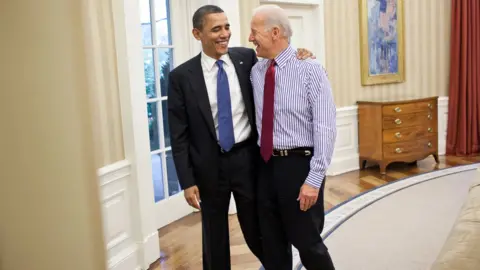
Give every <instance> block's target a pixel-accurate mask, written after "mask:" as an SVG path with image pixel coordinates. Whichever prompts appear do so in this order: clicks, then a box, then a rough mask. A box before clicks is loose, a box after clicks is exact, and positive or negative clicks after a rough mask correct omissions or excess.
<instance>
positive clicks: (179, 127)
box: [168, 48, 257, 196]
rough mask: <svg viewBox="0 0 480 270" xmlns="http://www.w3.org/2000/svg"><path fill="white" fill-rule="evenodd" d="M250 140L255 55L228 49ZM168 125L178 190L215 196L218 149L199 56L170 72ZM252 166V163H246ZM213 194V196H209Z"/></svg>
mask: <svg viewBox="0 0 480 270" xmlns="http://www.w3.org/2000/svg"><path fill="white" fill-rule="evenodd" d="M228 53H229V55H230V58H231V59H232V62H233V64H234V66H235V70H236V72H237V76H238V80H239V83H240V88H241V91H242V96H243V100H244V102H245V107H246V110H247V114H248V118H249V121H250V124H251V126H252V137H253V139H256V137H257V130H256V125H255V110H254V103H253V90H252V85H251V82H250V71H251V69H252V67H253V65H254V64H255V63H256V62H257V57H256V53H255V51H253V50H252V49H248V48H230V49H229V52H228ZM168 119H169V120H168V122H169V127H170V136H171V145H172V153H173V160H174V163H175V167H176V171H177V176H178V180H179V182H180V186H181V187H182V189H186V188H189V187H191V186H193V185H197V186H198V187H199V189H200V196H202V192H203V193H204V195H206V194H205V193H206V192H207V193H211V192H215V187H216V185H217V180H218V177H219V176H218V175H219V169H218V166H219V157H220V147H219V144H218V140H217V136H216V132H215V127H214V123H213V117H212V112H211V108H210V102H209V99H208V93H207V87H206V84H205V79H204V76H203V71H202V65H201V54H198V55H197V56H195V57H194V58H192V59H190V60H188V61H187V62H185V63H183V64H181V65H179V66H178V67H176V68H175V69H174V70H172V71H171V72H170V77H169V91H168ZM246 162H253V161H246ZM212 194H213V193H212Z"/></svg>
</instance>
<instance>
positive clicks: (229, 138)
mask: <svg viewBox="0 0 480 270" xmlns="http://www.w3.org/2000/svg"><path fill="white" fill-rule="evenodd" d="M193 28H194V29H193V35H194V37H195V38H196V39H197V40H199V41H201V43H202V52H201V53H200V54H198V55H197V56H195V57H194V58H192V59H190V60H188V61H187V62H185V63H183V64H181V65H180V66H178V67H177V68H175V69H174V70H172V71H171V72H170V78H169V93H168V118H169V127H170V134H171V144H172V152H173V159H174V162H175V167H176V171H177V175H178V179H179V182H180V185H181V187H182V189H183V190H184V195H185V198H186V200H187V202H188V204H189V205H191V206H192V207H195V208H197V209H200V210H201V215H202V231H203V241H202V242H203V269H206V270H210V269H215V270H229V269H230V244H229V228H228V208H229V203H230V194H231V193H233V196H234V198H235V202H236V206H237V214H238V220H239V223H240V227H241V229H242V232H243V235H244V237H245V241H246V243H247V245H248V247H249V248H250V250H251V251H252V252H253V254H254V255H255V256H256V257H257V258H258V259H259V260H260V261H262V260H263V255H262V254H263V251H262V244H261V237H260V233H259V231H260V230H259V225H258V219H257V208H256V199H255V182H256V181H255V170H256V168H255V167H256V161H257V160H258V159H259V148H258V146H257V144H256V140H257V133H256V125H255V115H254V114H255V110H254V105H253V93H252V85H251V82H250V70H251V69H252V66H253V65H254V64H255V63H256V62H257V57H256V53H255V51H254V50H252V49H247V48H228V42H229V39H230V36H231V33H230V24H229V23H228V19H227V17H226V15H225V13H224V12H223V10H222V9H221V8H219V7H217V6H213V5H207V6H203V7H201V8H199V9H198V10H197V11H196V12H195V14H194V15H193ZM298 54H299V57H302V59H305V58H308V57H310V56H311V53H310V52H309V51H307V50H302V49H299V53H298Z"/></svg>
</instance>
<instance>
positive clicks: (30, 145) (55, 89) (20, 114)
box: [0, 0, 106, 270]
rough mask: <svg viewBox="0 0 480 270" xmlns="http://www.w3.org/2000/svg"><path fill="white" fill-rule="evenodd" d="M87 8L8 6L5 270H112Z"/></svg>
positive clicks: (52, 0) (1, 115)
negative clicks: (91, 91)
mask: <svg viewBox="0 0 480 270" xmlns="http://www.w3.org/2000/svg"><path fill="white" fill-rule="evenodd" d="M84 5H85V1H84V0H81V1H79V0H76V1H74V0H63V1H56V0H42V1H38V0H24V1H17V0H2V4H1V8H0V32H1V33H2V49H1V50H0V59H2V61H1V65H2V68H1V73H0V89H2V90H1V91H0V123H1V125H2V126H1V132H0V149H1V154H0V164H1V165H0V167H1V170H0V174H1V175H0V179H1V180H0V194H1V195H0V224H1V225H0V239H1V240H0V246H1V247H0V258H1V259H0V260H1V262H0V265H1V266H0V268H2V269H52V270H53V269H69V270H86V269H89V270H104V269H106V260H105V258H106V254H105V246H104V241H103V230H102V216H101V207H100V199H99V190H98V183H97V176H96V168H95V163H94V150H93V135H92V119H91V115H90V112H91V103H90V97H89V85H88V75H87V73H88V68H89V67H88V66H87V64H86V61H85V57H86V55H85V47H84V45H85V41H86V40H85V32H84V19H85V18H86V17H84V15H85V13H84V9H83V7H84ZM19 18H28V19H20V20H19Z"/></svg>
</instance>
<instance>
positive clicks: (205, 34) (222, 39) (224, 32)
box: [192, 13, 232, 59]
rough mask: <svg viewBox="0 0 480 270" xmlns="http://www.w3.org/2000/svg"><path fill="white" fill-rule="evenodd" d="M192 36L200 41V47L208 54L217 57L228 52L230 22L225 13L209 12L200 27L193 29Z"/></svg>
mask: <svg viewBox="0 0 480 270" xmlns="http://www.w3.org/2000/svg"><path fill="white" fill-rule="evenodd" d="M192 32H193V36H194V37H195V38H196V39H197V40H200V41H201V42H202V49H203V51H204V52H205V54H207V55H208V56H210V57H212V58H215V59H219V58H220V57H221V56H222V55H224V54H226V53H227V52H228V42H229V40H230V36H231V35H232V34H231V32H230V24H229V23H228V18H227V16H226V15H225V13H210V14H208V15H205V17H204V19H203V26H202V29H197V28H194V29H193V31H192Z"/></svg>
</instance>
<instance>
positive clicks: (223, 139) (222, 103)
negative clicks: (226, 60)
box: [216, 60, 235, 151]
mask: <svg viewBox="0 0 480 270" xmlns="http://www.w3.org/2000/svg"><path fill="white" fill-rule="evenodd" d="M216 64H217V65H218V74H217V103H218V137H219V138H218V140H219V143H220V147H222V149H223V150H225V151H230V149H232V147H233V145H234V144H235V136H234V133H233V120H232V101H231V99H230V87H229V86H228V77H227V73H226V72H225V70H224V69H223V61H222V60H218V61H217V63H216Z"/></svg>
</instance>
